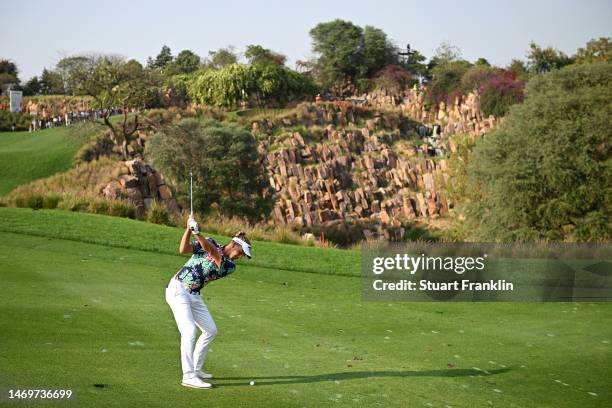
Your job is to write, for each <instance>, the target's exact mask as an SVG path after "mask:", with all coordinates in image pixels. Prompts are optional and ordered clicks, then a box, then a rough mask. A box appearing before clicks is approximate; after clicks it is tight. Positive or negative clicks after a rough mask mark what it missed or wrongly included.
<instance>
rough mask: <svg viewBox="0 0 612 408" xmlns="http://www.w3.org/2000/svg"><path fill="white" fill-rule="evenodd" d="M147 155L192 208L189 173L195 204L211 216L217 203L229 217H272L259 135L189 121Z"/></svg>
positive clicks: (152, 142) (153, 141) (156, 140)
mask: <svg viewBox="0 0 612 408" xmlns="http://www.w3.org/2000/svg"><path fill="white" fill-rule="evenodd" d="M146 151H147V153H146V155H147V157H148V158H149V159H150V160H151V162H152V164H153V165H154V166H155V167H156V168H157V169H158V170H159V171H161V172H162V174H164V176H165V177H166V179H167V180H168V181H169V182H170V184H171V185H172V186H173V188H174V189H175V190H176V192H177V198H178V200H179V202H180V203H181V204H182V206H183V208H186V207H189V172H190V171H193V178H194V193H193V202H194V206H195V208H196V209H198V210H200V211H202V212H203V213H207V212H209V211H210V209H211V207H212V205H213V204H216V205H218V206H219V207H220V212H221V213H222V214H223V215H225V216H229V217H232V216H244V217H248V218H249V219H251V220H255V219H260V218H263V217H264V216H267V215H269V214H270V210H271V206H272V201H271V195H270V194H269V185H268V183H267V182H266V180H265V179H264V177H263V174H264V172H263V170H262V169H261V167H260V160H261V158H260V157H259V153H258V152H257V146H256V141H255V139H254V138H253V136H252V135H251V134H250V133H249V132H248V131H247V130H246V129H244V128H243V127H241V126H240V125H238V124H236V123H221V122H218V121H216V120H211V119H207V120H204V121H198V120H196V119H183V120H181V121H180V122H178V124H176V125H173V126H167V127H165V128H164V129H163V130H162V131H160V132H158V133H157V134H155V135H154V136H152V137H151V138H150V139H149V140H148V141H147V144H146Z"/></svg>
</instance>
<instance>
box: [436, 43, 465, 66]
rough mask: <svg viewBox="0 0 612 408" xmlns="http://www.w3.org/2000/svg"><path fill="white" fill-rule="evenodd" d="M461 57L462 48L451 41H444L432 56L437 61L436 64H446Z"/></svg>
mask: <svg viewBox="0 0 612 408" xmlns="http://www.w3.org/2000/svg"><path fill="white" fill-rule="evenodd" d="M459 59H461V49H460V48H459V47H457V46H455V45H452V44H450V43H449V42H446V41H444V42H442V43H441V44H440V45H439V46H438V48H436V49H435V51H434V56H433V58H432V60H433V61H435V64H434V65H437V66H438V65H446V64H449V63H451V62H454V61H458V60H459Z"/></svg>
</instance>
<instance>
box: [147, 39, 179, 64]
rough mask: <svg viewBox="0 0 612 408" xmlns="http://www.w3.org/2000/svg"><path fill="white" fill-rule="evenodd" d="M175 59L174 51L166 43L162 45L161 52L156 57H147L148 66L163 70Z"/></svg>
mask: <svg viewBox="0 0 612 408" xmlns="http://www.w3.org/2000/svg"><path fill="white" fill-rule="evenodd" d="M173 59H174V57H173V56H172V51H171V50H170V47H168V46H167V45H164V46H162V49H161V51H160V52H159V54H157V57H155V59H152V58H151V57H149V58H148V59H147V68H151V69H155V68H157V69H161V70H163V69H164V68H166V67H167V66H168V64H170V63H171V62H172V60H173Z"/></svg>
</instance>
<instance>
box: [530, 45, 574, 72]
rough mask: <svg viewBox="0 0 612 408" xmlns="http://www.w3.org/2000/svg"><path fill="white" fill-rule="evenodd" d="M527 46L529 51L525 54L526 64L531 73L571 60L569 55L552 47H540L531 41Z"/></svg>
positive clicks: (555, 66)
mask: <svg viewBox="0 0 612 408" xmlns="http://www.w3.org/2000/svg"><path fill="white" fill-rule="evenodd" d="M529 47H530V49H531V51H530V52H529V54H527V66H528V68H529V71H530V72H531V73H534V74H542V73H544V72H549V71H552V70H554V69H559V68H563V67H564V66H566V65H569V64H571V63H572V62H573V61H572V59H571V58H570V57H568V56H567V55H565V54H564V53H563V52H561V51H558V50H556V49H554V48H552V47H547V48H542V47H540V46H539V45H537V44H536V43H533V42H532V43H531V44H529Z"/></svg>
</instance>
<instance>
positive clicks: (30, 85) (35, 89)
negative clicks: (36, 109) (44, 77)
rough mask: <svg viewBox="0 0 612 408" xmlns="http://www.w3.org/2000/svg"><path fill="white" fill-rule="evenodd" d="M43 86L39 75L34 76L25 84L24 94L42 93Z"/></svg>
mask: <svg viewBox="0 0 612 408" xmlns="http://www.w3.org/2000/svg"><path fill="white" fill-rule="evenodd" d="M40 90H41V86H40V81H39V80H38V77H37V76H33V77H32V78H30V79H29V80H28V82H26V83H25V85H24V86H23V94H24V95H27V96H32V95H38V94H39V93H40Z"/></svg>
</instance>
